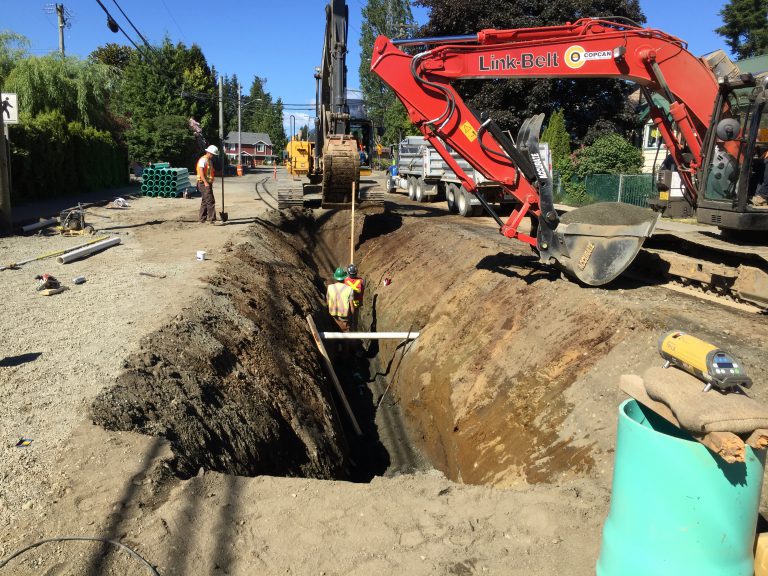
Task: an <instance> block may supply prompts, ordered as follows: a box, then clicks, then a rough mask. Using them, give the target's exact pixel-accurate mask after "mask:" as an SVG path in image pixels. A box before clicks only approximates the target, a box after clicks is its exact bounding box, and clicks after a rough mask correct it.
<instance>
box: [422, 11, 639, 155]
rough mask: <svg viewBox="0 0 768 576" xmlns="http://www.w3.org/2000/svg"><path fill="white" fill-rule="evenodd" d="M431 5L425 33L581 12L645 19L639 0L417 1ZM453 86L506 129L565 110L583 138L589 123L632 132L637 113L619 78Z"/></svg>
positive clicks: (543, 20) (566, 17) (521, 23)
mask: <svg viewBox="0 0 768 576" xmlns="http://www.w3.org/2000/svg"><path fill="white" fill-rule="evenodd" d="M416 3H417V4H420V5H422V6H425V7H427V8H429V9H430V16H429V22H428V23H427V24H426V26H424V27H423V29H422V30H421V34H422V35H424V36H443V35H461V34H474V33H477V32H478V31H479V30H482V29H483V28H532V27H538V26H551V25H560V24H564V23H565V22H574V21H576V20H578V19H579V18H582V17H591V16H602V15H611V16H621V17H625V18H629V19H631V20H633V21H635V22H638V23H642V22H645V17H644V16H643V13H642V11H641V10H640V5H639V2H638V0H560V1H559V2H552V1H545V0H522V1H519V2H508V1H507V0H416ZM454 86H455V87H456V89H457V90H458V91H459V93H460V94H461V95H462V97H463V98H465V100H466V101H467V103H468V104H470V105H471V106H472V107H474V108H475V109H478V110H481V111H484V112H487V113H488V114H489V115H490V117H491V118H493V119H494V120H496V122H498V123H499V125H500V126H501V127H502V128H503V129H509V130H512V132H513V133H514V132H516V131H517V129H518V128H519V126H520V125H521V124H522V122H523V121H524V120H525V119H526V118H528V117H530V116H533V115H534V114H537V113H539V112H544V113H545V114H547V116H549V115H551V114H552V113H553V112H554V111H555V110H558V109H561V110H563V112H564V114H565V121H566V126H567V128H568V131H569V133H570V134H571V135H572V137H573V139H574V140H576V141H577V142H578V143H582V142H583V141H584V138H585V137H586V135H587V133H588V131H589V129H590V127H592V126H594V125H595V124H597V123H598V121H601V120H604V121H606V122H608V123H610V125H611V126H612V131H613V132H617V133H620V134H628V133H629V132H630V131H631V130H633V129H634V128H635V127H636V126H637V125H638V120H637V115H636V114H634V113H633V112H632V111H631V109H629V108H627V107H626V105H625V101H626V97H627V95H628V93H629V91H630V90H631V86H630V85H628V83H626V82H622V81H620V80H594V79H591V80H588V81H587V80H581V79H575V80H570V79H568V78H558V79H535V80H517V79H510V80H494V81H488V80H465V81H460V82H455V83H454Z"/></svg>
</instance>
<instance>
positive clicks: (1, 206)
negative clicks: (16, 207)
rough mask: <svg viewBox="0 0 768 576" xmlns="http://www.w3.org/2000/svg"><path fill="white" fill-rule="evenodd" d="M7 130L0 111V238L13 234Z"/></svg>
mask: <svg viewBox="0 0 768 576" xmlns="http://www.w3.org/2000/svg"><path fill="white" fill-rule="evenodd" d="M7 130H8V128H7V127H6V126H5V123H4V122H3V114H2V112H1V111H0V236H10V235H11V233H12V232H13V221H12V220H11V183H10V181H9V179H8V176H9V172H8V147H7V140H6V137H5V133H6V132H7Z"/></svg>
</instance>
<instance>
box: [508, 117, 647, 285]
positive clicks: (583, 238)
mask: <svg viewBox="0 0 768 576" xmlns="http://www.w3.org/2000/svg"><path fill="white" fill-rule="evenodd" d="M543 119H544V115H543V114H539V115H537V116H534V117H532V118H530V119H528V120H526V121H525V122H524V123H523V125H522V126H521V128H520V132H519V133H518V142H520V143H525V146H526V148H527V152H528V155H529V156H530V158H531V162H532V163H533V167H534V169H535V170H536V176H537V181H538V184H539V208H540V213H541V217H540V219H539V222H538V228H537V230H536V243H537V248H538V250H539V256H540V258H541V260H542V262H546V263H548V264H552V265H555V266H557V267H559V268H561V269H562V270H564V271H565V272H566V273H567V274H568V275H570V276H572V277H573V278H576V279H577V280H579V281H580V282H583V283H584V284H587V285H589V286H602V285H603V284H607V283H608V282H610V281H611V280H613V279H614V278H616V277H617V276H618V275H619V274H621V273H622V272H624V270H626V269H627V267H628V266H629V265H630V264H631V263H632V261H633V260H634V259H635V256H637V253H638V252H639V251H640V248H641V247H642V245H643V242H644V241H645V239H646V238H648V237H649V236H650V235H651V234H652V233H653V230H654V228H655V227H656V222H657V221H658V219H659V216H660V214H658V213H655V212H653V211H652V210H649V209H647V208H640V207H639V206H632V205H631V204H623V203H620V202H600V203H597V204H590V205H589V206H584V207H583V208H577V209H576V210H573V211H571V212H567V213H566V214H564V215H563V216H562V217H560V216H558V214H557V211H556V210H555V206H554V198H553V194H552V179H551V177H550V174H549V169H548V168H547V166H546V164H545V162H544V159H542V158H541V156H540V153H539V132H540V131H541V124H542V121H543Z"/></svg>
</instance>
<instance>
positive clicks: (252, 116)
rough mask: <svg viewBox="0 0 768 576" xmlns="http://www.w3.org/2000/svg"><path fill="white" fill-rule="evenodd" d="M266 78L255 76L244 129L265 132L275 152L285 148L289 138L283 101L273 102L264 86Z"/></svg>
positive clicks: (245, 115) (244, 115)
mask: <svg viewBox="0 0 768 576" xmlns="http://www.w3.org/2000/svg"><path fill="white" fill-rule="evenodd" d="M265 83H266V79H264V78H260V77H258V76H254V78H253V82H252V83H251V90H250V93H249V96H248V106H247V111H246V112H245V113H244V114H243V131H248V132H263V133H265V134H267V135H268V136H269V139H270V140H271V141H272V150H273V153H274V154H280V152H281V151H282V150H283V149H284V148H285V144H286V142H287V138H286V136H285V128H284V127H283V101H282V100H281V99H280V98H278V99H277V101H276V102H274V103H273V102H272V95H271V94H270V93H269V92H267V91H266V90H265V88H264V84H265Z"/></svg>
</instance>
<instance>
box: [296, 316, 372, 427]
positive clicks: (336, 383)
mask: <svg viewBox="0 0 768 576" xmlns="http://www.w3.org/2000/svg"><path fill="white" fill-rule="evenodd" d="M307 324H309V331H310V332H312V338H314V339H315V344H317V349H318V350H320V355H321V356H322V357H323V360H325V365H326V367H327V368H328V372H330V373H331V380H333V385H334V386H335V387H336V392H338V393H339V397H340V398H341V403H342V404H343V405H344V410H346V411H347V415H348V416H349V419H350V420H352V427H353V428H354V429H355V434H357V435H358V436H362V435H363V431H362V430H360V425H359V424H358V423H357V418H355V414H354V413H353V412H352V408H351V406H350V405H349V402H348V401H347V397H346V396H345V395H344V390H343V389H342V387H341V382H339V378H338V377H337V376H336V371H335V370H334V369H333V364H332V363H331V357H330V356H328V351H327V350H326V349H325V346H324V345H323V341H322V340H321V339H320V333H319V332H318V331H317V326H315V321H314V320H313V319H312V316H307Z"/></svg>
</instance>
